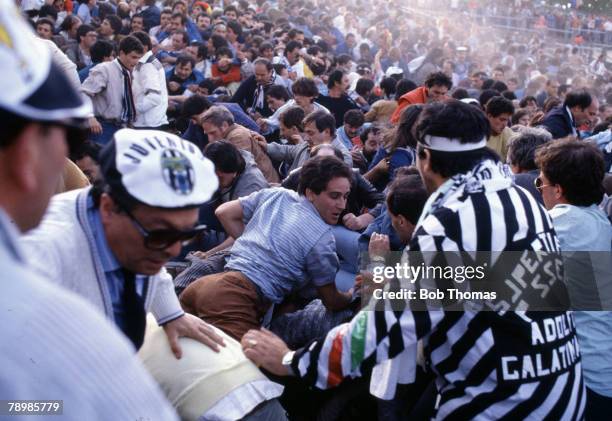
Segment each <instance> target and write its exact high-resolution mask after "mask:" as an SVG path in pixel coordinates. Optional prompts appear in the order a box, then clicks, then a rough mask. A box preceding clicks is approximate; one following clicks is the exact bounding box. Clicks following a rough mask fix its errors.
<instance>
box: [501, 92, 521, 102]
mask: <svg viewBox="0 0 612 421" xmlns="http://www.w3.org/2000/svg"><path fill="white" fill-rule="evenodd" d="M501 96H503V97H504V98H506V99H509V100H510V101H514V100H515V99H518V98H517V97H516V94H515V93H514V92H512V91H503V92H502V93H501Z"/></svg>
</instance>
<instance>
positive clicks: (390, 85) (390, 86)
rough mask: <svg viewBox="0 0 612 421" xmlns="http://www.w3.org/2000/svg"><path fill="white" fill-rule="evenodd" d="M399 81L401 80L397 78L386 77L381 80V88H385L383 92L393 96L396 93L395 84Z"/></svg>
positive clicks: (389, 96)
mask: <svg viewBox="0 0 612 421" xmlns="http://www.w3.org/2000/svg"><path fill="white" fill-rule="evenodd" d="M398 83H399V82H398V81H397V80H396V79H395V78H392V77H386V78H383V80H381V81H380V89H382V90H383V92H384V93H385V95H386V96H387V97H388V98H391V97H392V96H393V94H395V86H396V85H397V84H398Z"/></svg>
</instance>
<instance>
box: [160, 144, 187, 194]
mask: <svg viewBox="0 0 612 421" xmlns="http://www.w3.org/2000/svg"><path fill="white" fill-rule="evenodd" d="M161 167H162V174H163V176H164V181H165V182H166V184H168V185H169V186H170V188H172V190H174V191H175V192H177V193H178V194H183V195H187V194H190V193H191V192H192V191H193V184H194V178H195V172H194V171H193V166H192V165H191V162H190V161H189V159H187V157H186V156H185V155H183V154H182V153H181V152H180V151H178V150H176V149H166V150H164V151H163V152H162V154H161Z"/></svg>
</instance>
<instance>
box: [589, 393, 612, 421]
mask: <svg viewBox="0 0 612 421" xmlns="http://www.w3.org/2000/svg"><path fill="white" fill-rule="evenodd" d="M586 390H587V402H586V408H585V414H584V416H585V419H586V421H599V420H601V421H604V420H609V419H610V416H611V415H610V414H612V398H610V397H608V396H603V395H600V394H599V393H597V392H593V391H592V390H591V389H589V388H588V387H587V388H586Z"/></svg>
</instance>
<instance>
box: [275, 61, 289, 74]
mask: <svg viewBox="0 0 612 421" xmlns="http://www.w3.org/2000/svg"><path fill="white" fill-rule="evenodd" d="M272 68H273V69H274V72H275V73H276V74H277V75H280V74H282V73H283V70H285V69H287V66H285V65H284V64H283V63H274V64H272Z"/></svg>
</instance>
